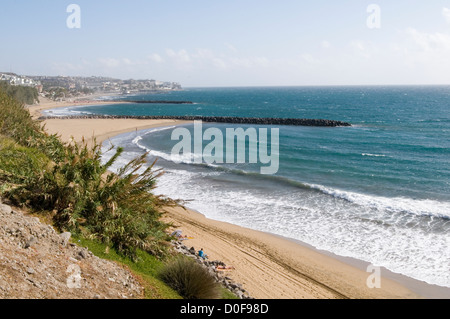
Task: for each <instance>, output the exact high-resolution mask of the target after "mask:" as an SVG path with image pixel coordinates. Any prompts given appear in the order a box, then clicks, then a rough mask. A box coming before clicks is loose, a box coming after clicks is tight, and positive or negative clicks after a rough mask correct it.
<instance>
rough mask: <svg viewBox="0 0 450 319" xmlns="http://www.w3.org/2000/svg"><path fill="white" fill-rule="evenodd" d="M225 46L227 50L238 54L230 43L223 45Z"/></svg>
mask: <svg viewBox="0 0 450 319" xmlns="http://www.w3.org/2000/svg"><path fill="white" fill-rule="evenodd" d="M225 46H226V47H227V48H228V50H230V51H231V52H233V53H237V52H238V50H237V49H236V47H235V46H234V45H232V44H231V43H225Z"/></svg>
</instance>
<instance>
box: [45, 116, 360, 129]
mask: <svg viewBox="0 0 450 319" xmlns="http://www.w3.org/2000/svg"><path fill="white" fill-rule="evenodd" d="M39 119H40V120H47V119H61V120H64V119H141V120H182V121H203V122H209V123H230V124H253V125H291V126H318V127H339V126H351V124H350V123H347V122H343V121H335V120H326V119H295V118H260V117H235V116H233V117H232V116H230V117H225V116H191V115H183V116H172V115H144V116H134V115H96V114H89V115H74V116H72V115H70V116H41V117H40V118H39Z"/></svg>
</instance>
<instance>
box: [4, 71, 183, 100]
mask: <svg viewBox="0 0 450 319" xmlns="http://www.w3.org/2000/svg"><path fill="white" fill-rule="evenodd" d="M0 81H5V82H7V83H9V84H10V85H13V86H26V87H34V88H36V89H37V91H38V93H39V95H40V96H42V97H46V98H49V99H52V100H59V101H64V100H65V99H67V98H70V97H77V96H81V95H86V94H123V95H126V94H135V93H142V92H152V91H156V92H157V91H168V90H181V89H182V87H181V85H180V83H177V82H164V81H158V80H153V79H152V80H133V79H129V80H121V79H114V78H108V77H99V76H91V77H75V76H25V75H18V74H15V73H11V72H0Z"/></svg>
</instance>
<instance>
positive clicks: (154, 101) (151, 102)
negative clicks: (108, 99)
mask: <svg viewBox="0 0 450 319" xmlns="http://www.w3.org/2000/svg"><path fill="white" fill-rule="evenodd" d="M113 101H114V102H117V100H113ZM119 101H120V100H119ZM123 102H127V103H136V104H194V102H191V101H158V100H136V101H130V100H123Z"/></svg>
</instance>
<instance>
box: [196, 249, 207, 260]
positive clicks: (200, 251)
mask: <svg viewBox="0 0 450 319" xmlns="http://www.w3.org/2000/svg"><path fill="white" fill-rule="evenodd" d="M198 255H199V256H200V257H202V258H203V259H208V255H206V254H205V253H204V251H203V248H202V249H200V250H199V251H198Z"/></svg>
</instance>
